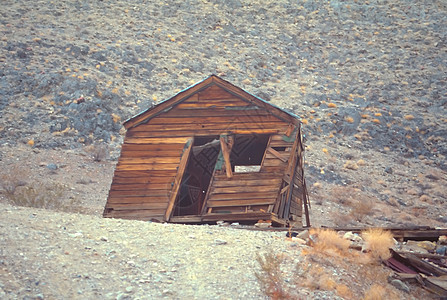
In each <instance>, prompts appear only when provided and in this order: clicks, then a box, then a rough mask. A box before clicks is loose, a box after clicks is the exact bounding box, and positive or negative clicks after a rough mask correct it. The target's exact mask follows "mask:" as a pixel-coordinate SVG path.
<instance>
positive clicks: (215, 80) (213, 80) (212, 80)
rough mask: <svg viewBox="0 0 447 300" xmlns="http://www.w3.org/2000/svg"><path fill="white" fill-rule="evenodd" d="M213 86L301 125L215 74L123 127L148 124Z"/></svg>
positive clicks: (269, 104) (129, 121)
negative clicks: (149, 121) (150, 120)
mask: <svg viewBox="0 0 447 300" xmlns="http://www.w3.org/2000/svg"><path fill="white" fill-rule="evenodd" d="M212 85H217V86H219V87H221V88H222V89H224V90H226V91H227V92H229V93H231V94H233V95H235V96H237V97H240V98H242V99H244V100H246V101H248V102H251V103H252V104H253V105H256V106H259V107H262V108H264V109H266V110H268V111H269V112H271V113H272V114H273V115H275V116H276V117H278V118H280V119H283V120H286V121H287V122H290V123H292V124H294V125H298V124H299V123H300V121H299V119H298V117H297V116H296V115H295V114H293V113H290V112H287V111H285V110H283V109H281V108H279V107H278V106H275V105H273V104H271V103H268V102H267V101H265V100H263V99H261V98H259V97H257V96H255V95H253V94H250V93H249V92H247V91H245V90H243V89H241V88H239V87H237V86H235V85H233V84H232V83H230V82H228V81H226V80H224V79H222V78H220V77H219V76H216V75H214V74H213V75H211V76H209V77H207V78H205V79H204V80H202V81H200V82H198V83H196V84H194V85H192V86H190V87H188V88H186V89H184V90H183V91H180V92H179V93H177V94H176V95H174V96H173V97H171V98H169V99H167V100H164V101H162V102H160V103H158V104H157V105H154V106H152V107H150V108H148V109H146V110H144V111H142V112H141V113H139V114H137V115H135V116H133V117H131V118H130V119H128V120H126V121H125V122H124V124H123V125H124V127H125V128H126V129H129V128H132V127H135V126H138V125H139V124H141V123H143V122H146V121H148V120H149V119H151V118H154V117H156V116H158V115H159V114H162V113H164V112H166V111H168V110H170V109H171V108H173V107H175V106H176V105H177V104H179V103H181V102H183V101H184V100H186V99H188V98H189V97H191V96H192V95H194V94H195V93H198V92H200V91H202V90H204V89H206V88H208V87H210V86H212Z"/></svg>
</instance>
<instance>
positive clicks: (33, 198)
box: [6, 182, 80, 211]
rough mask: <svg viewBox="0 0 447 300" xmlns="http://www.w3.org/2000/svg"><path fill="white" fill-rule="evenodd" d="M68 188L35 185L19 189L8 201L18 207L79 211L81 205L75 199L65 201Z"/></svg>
mask: <svg viewBox="0 0 447 300" xmlns="http://www.w3.org/2000/svg"><path fill="white" fill-rule="evenodd" d="M66 192H67V187H66V186H64V185H62V184H59V183H53V184H50V183H41V182H38V183H34V184H32V185H29V186H22V187H20V188H17V189H16V190H15V192H14V193H13V194H8V195H7V197H6V198H7V200H8V201H9V202H10V203H11V204H12V205H16V206H25V207H35V208H45V209H53V210H61V211H78V210H79V206H80V205H79V203H78V201H77V200H76V199H75V198H71V199H68V200H67V199H65V197H64V195H65V193H66Z"/></svg>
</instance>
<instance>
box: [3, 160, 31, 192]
mask: <svg viewBox="0 0 447 300" xmlns="http://www.w3.org/2000/svg"><path fill="white" fill-rule="evenodd" d="M24 174H25V172H24V170H23V169H22V168H20V167H19V166H11V167H9V168H8V169H7V171H6V173H4V174H2V175H1V176H0V192H2V193H3V194H5V195H6V197H9V196H11V195H14V193H15V191H16V189H17V188H18V187H20V186H24V185H25V184H26V176H25V175H24Z"/></svg>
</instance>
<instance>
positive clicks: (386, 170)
mask: <svg viewBox="0 0 447 300" xmlns="http://www.w3.org/2000/svg"><path fill="white" fill-rule="evenodd" d="M385 173H388V174H393V168H391V167H386V168H385Z"/></svg>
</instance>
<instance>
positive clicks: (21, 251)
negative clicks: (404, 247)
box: [0, 0, 447, 299]
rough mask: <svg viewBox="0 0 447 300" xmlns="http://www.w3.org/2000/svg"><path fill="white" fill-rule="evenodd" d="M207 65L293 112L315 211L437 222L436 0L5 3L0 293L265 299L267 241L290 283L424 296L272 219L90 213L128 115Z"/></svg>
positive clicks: (440, 162)
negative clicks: (247, 221) (260, 258)
mask: <svg viewBox="0 0 447 300" xmlns="http://www.w3.org/2000/svg"><path fill="white" fill-rule="evenodd" d="M210 74H216V75H219V76H221V77H222V78H223V79H226V80H228V81H230V82H232V83H234V84H235V85H237V86H240V87H242V88H244V89H246V90H247V91H248V92H251V93H253V94H255V95H257V96H259V97H261V98H263V99H265V100H267V101H269V102H270V103H272V104H274V105H277V106H279V107H281V108H283V109H286V110H288V111H291V112H293V113H295V114H296V115H298V116H299V117H300V118H301V120H302V123H303V132H304V134H305V142H306V164H305V175H306V179H307V184H308V190H309V194H310V195H309V196H310V201H311V205H312V207H311V223H312V224H313V225H316V226H319V225H326V226H399V227H404V226H415V225H416V226H417V225H428V226H437V227H444V228H445V227H446V226H447V213H446V212H447V192H446V188H445V187H446V186H447V161H446V156H447V140H446V139H447V2H446V1H445V0H419V1H406V0H368V1H366V0H345V1H341V0H340V1H339V0H330V1H323V0H321V1H317V0H300V1H286V0H278V1H266V0H264V1H262V0H254V1H248V0H202V1H191V0H186V1H184V0H183V1H180V0H174V1H169V2H162V1H146V0H135V1H124V0H117V1H86V0H72V1H69V0H57V1H50V0H36V1H23V0H22V1H20V0H2V1H1V4H0V166H1V167H0V202H2V203H0V210H1V213H2V218H1V222H0V297H2V298H6V299H16V298H24V299H42V298H44V299H46V298H61V297H62V298H63V297H67V295H69V297H72V298H77V299H94V298H98V297H100V298H106V299H130V298H142V299H145V298H147V297H151V298H154V297H155V298H166V299H183V298H185V297H186V298H191V299H193V298H197V299H202V298H210V299H227V298H231V299H237V298H248V299H259V298H262V297H263V296H264V294H263V293H262V291H261V290H260V285H259V283H260V282H259V280H257V279H256V277H255V275H254V273H253V271H254V270H259V265H258V264H257V263H256V262H255V260H256V257H257V254H258V253H260V254H265V253H267V252H268V251H270V248H271V247H273V248H274V249H275V251H274V252H275V254H276V255H278V258H281V259H282V260H283V261H285V262H287V263H285V264H283V266H284V267H285V269H283V270H282V271H283V273H286V275H287V276H286V277H285V280H284V284H286V285H294V284H295V283H296V280H298V282H300V281H302V280H301V279H302V278H301V277H299V276H305V277H306V278H307V279H308V280H307V281H309V280H312V279H313V278H318V280H316V279H315V282H313V283H312V285H310V286H311V287H302V289H301V288H300V289H298V290H296V292H297V293H298V294H299V295H300V297H304V298H306V297H307V298H310V299H311V298H318V299H328V298H331V299H338V298H337V297H339V298H345V299H359V298H361V297H363V296H366V295H370V294H371V292H368V291H370V288H372V287H375V288H376V290H377V286H378V287H379V290H380V288H381V287H382V289H381V292H382V294H376V296H377V295H379V296H377V297H379V298H380V295H382V296H383V295H385V294H386V295H387V296H390V295H394V296H395V295H397V296H396V297H397V298H401V299H410V298H412V297H413V298H414V299H427V298H429V297H430V296H427V295H426V294H425V292H421V291H419V293H422V294H417V293H416V294H414V293H415V289H414V288H412V289H411V293H410V294H407V293H406V292H403V291H397V290H396V288H394V287H391V286H390V285H388V284H387V283H386V280H387V274H388V273H387V272H389V271H386V270H385V269H383V268H382V267H381V266H375V267H374V268H372V267H370V266H368V265H365V264H364V262H363V261H357V262H354V261H353V260H352V259H353V258H352V257H351V258H350V259H351V260H349V259H347V258H346V257H342V259H341V260H340V261H338V260H334V259H333V256H331V255H329V256H327V257H325V255H323V257H319V256H317V258H316V260H314V261H312V262H310V260H309V261H308V260H304V259H305V257H306V256H305V254H303V253H304V252H305V250H309V248H308V247H307V246H303V245H299V244H297V243H296V242H295V241H289V240H287V241H286V240H285V239H284V234H283V233H265V232H263V233H258V232H251V231H247V232H245V231H241V232H239V230H236V229H233V228H231V227H229V228H222V227H218V226H189V227H188V226H183V225H169V224H155V223H149V222H139V221H123V220H110V219H102V218H100V217H101V214H102V209H103V207H104V204H105V201H106V198H107V193H108V190H109V187H110V182H111V178H112V175H113V169H114V166H115V164H116V159H117V157H118V155H119V151H120V145H121V143H122V140H123V139H122V138H123V134H124V131H123V129H122V126H121V124H122V122H123V121H124V120H126V119H127V118H129V117H131V116H133V115H135V114H136V113H138V112H140V111H141V110H143V109H147V108H148V107H150V106H151V105H154V104H156V103H158V102H159V101H161V100H164V99H166V98H169V97H171V96H173V95H174V94H175V93H177V92H179V91H180V90H182V89H185V88H187V87H188V86H190V85H191V84H194V83H196V82H198V81H200V80H202V79H204V78H205V77H207V76H208V75H210ZM98 150H100V151H101V152H98ZM108 151H110V156H107V152H108ZM92 153H93V154H94V155H96V157H95V158H96V160H97V161H93V160H92V159H91V157H90V154H92ZM98 161H99V162H98ZM11 199H15V200H14V201H16V203H19V204H26V205H30V204H29V201H30V200H32V201H35V202H37V203H34V204H35V205H34V206H39V207H44V208H50V209H53V210H56V212H54V211H50V210H40V209H31V208H18V207H15V206H11V205H10V204H11V203H6V202H14V201H11ZM39 201H40V202H39ZM58 210H68V211H70V212H77V213H79V212H80V213H81V214H73V213H71V214H66V213H60V212H58ZM86 214H90V215H86ZM92 215H93V216H92ZM188 247H189V248H188ZM187 248H188V249H187ZM185 249H187V250H185ZM335 252H337V251H335ZM332 254H334V253H332ZM204 257H208V259H205V258H204ZM308 257H309V256H308ZM310 257H311V258H312V257H313V256H310ZM210 258H211V259H210ZM309 259H310V258H309ZM354 260H355V259H354ZM304 262H305V263H304ZM308 262H309V264H307V263H308ZM92 266H93V267H92ZM306 266H307V267H306ZM353 270H355V272H357V273H355V274H359V275H358V276H357V275H353V274H354V273H352V272H353ZM376 270H380V272H379V271H377V272H376ZM306 272H307V273H306ZM362 272H363V273H362ZM297 274H298V275H297ZM299 274H301V275H299ZM303 274H304V275H303ZM361 274H363V275H361ZM365 274H366V275H367V276H366V275H365ZM296 276H298V277H296ZM309 276H310V277H309ZM365 276H366V277H365ZM297 278H298V279H297ZM309 278H311V279H309ZM111 283H113V284H111ZM345 283H346V284H347V285H346V284H345ZM334 284H335V285H334ZM210 287H211V290H210ZM340 287H343V289H341V288H340ZM389 291H392V292H393V293H389ZM416 291H417V290H416ZM368 293H369V294H368ZM372 296H374V295H372ZM390 297H391V296H390ZM382 298H383V297H382Z"/></svg>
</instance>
